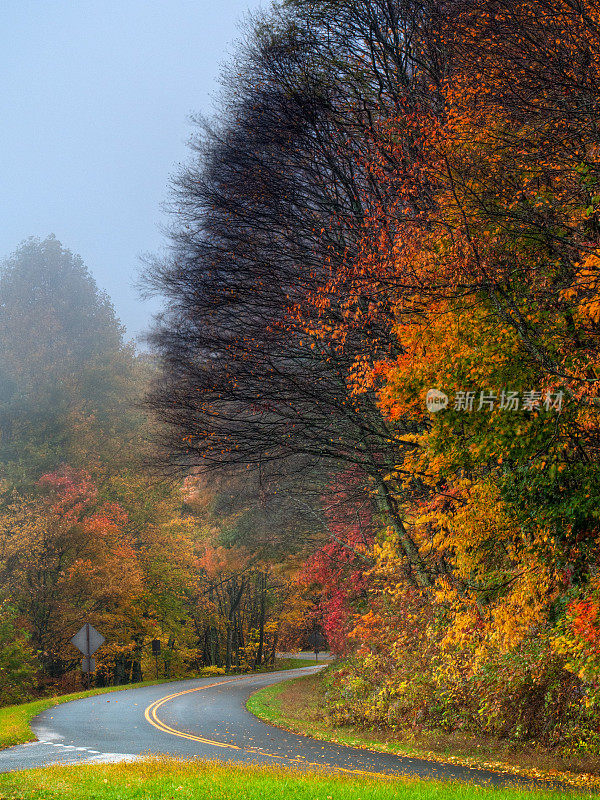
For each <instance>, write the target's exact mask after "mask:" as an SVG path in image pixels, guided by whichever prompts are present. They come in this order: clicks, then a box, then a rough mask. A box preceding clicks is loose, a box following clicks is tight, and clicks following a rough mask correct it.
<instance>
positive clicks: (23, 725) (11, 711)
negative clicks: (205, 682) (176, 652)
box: [0, 658, 310, 750]
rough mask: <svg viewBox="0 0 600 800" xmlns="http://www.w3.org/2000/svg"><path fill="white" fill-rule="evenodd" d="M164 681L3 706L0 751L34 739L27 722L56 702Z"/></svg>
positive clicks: (282, 662) (300, 663)
mask: <svg viewBox="0 0 600 800" xmlns="http://www.w3.org/2000/svg"><path fill="white" fill-rule="evenodd" d="M306 666H310V662H307V661H304V660H303V659H300V658H281V659H277V660H276V662H275V667H274V669H275V670H287V669H297V668H298V667H306ZM195 677H198V676H196V675H190V676H183V677H178V678H173V679H172V680H177V681H179V680H186V679H187V678H195ZM170 682H172V681H169V680H167V679H166V678H162V679H158V680H151V681H143V682H142V683H128V684H124V685H123V686H103V687H102V688H96V689H90V690H88V691H84V692H73V693H72V694H63V695H59V696H56V697H44V698H42V699H41V700H34V701H33V702H31V703H21V704H20V705H16V706H4V707H3V708H0V750H3V749H4V748H6V747H12V746H13V745H15V744H23V743H24V742H31V741H34V740H35V736H34V733H33V731H32V730H31V727H30V725H29V723H30V722H31V720H32V719H33V718H34V717H36V716H37V715H38V714H41V713H42V711H45V710H46V709H47V708H53V707H54V706H57V705H60V703H68V702H69V701H70V700H79V699H81V698H82V697H91V696H92V695H95V694H105V693H106V692H118V691H120V690H122V689H136V688H139V687H140V686H155V685H157V684H160V683H170Z"/></svg>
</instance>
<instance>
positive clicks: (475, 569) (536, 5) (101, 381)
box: [0, 0, 600, 753]
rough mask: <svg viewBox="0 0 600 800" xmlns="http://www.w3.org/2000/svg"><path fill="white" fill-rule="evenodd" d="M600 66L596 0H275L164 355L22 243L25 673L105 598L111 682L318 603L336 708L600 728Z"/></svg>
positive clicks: (4, 578)
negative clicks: (144, 346) (127, 334)
mask: <svg viewBox="0 0 600 800" xmlns="http://www.w3.org/2000/svg"><path fill="white" fill-rule="evenodd" d="M599 89H600V10H599V8H598V7H597V5H596V4H595V3H593V2H591V0H286V2H283V3H281V4H279V5H276V6H275V7H273V8H272V9H271V10H270V11H268V12H265V13H264V14H262V15H261V16H259V17H257V18H255V19H254V21H253V22H252V24H251V25H250V26H249V29H248V31H247V33H246V37H245V40H244V42H243V43H242V44H241V45H240V47H239V51H238V53H237V57H236V59H235V60H234V61H233V62H232V64H231V66H230V68H229V69H228V70H226V72H225V75H224V78H223V86H222V94H221V98H220V106H219V113H218V114H217V115H216V116H215V118H214V119H212V120H206V119H201V118H198V119H197V120H196V128H195V130H196V132H195V135H194V137H193V140H192V142H191V148H190V156H189V160H188V162H187V164H186V165H185V166H183V167H182V168H181V170H180V172H179V174H178V175H177V177H176V178H175V179H174V181H173V185H172V190H171V200H170V207H171V211H172V226H171V229H170V239H169V249H168V251H167V253H166V255H160V256H156V257H155V258H152V259H149V260H147V261H146V263H145V266H144V275H143V280H144V286H145V291H146V292H148V293H155V294H157V295H159V296H160V297H161V298H163V302H164V308H163V311H162V313H161V314H160V315H159V316H158V317H157V318H156V320H155V322H154V325H153V328H152V330H151V331H150V333H149V335H148V350H147V351H144V352H143V353H142V354H140V353H138V352H136V351H135V350H134V348H133V347H131V346H130V345H128V344H126V343H125V340H124V332H123V330H122V328H121V326H120V324H119V322H118V320H117V319H116V318H115V314H114V311H113V309H112V306H111V304H110V301H109V300H108V298H106V297H105V296H104V295H102V293H101V292H99V291H98V289H97V287H96V285H95V284H94V282H93V280H92V278H91V277H90V274H89V272H88V271H87V270H86V268H85V266H84V265H83V264H82V263H81V261H80V260H79V259H78V258H77V257H76V256H74V255H72V254H71V253H70V252H69V251H68V250H66V249H65V248H64V247H63V246H62V245H61V244H60V243H59V242H58V241H57V240H55V239H53V238H49V239H46V240H44V241H40V240H29V241H27V242H25V243H24V244H23V245H21V247H20V248H19V249H18V250H17V251H16V252H15V254H14V255H13V256H12V257H11V258H10V259H9V260H8V261H7V262H6V263H5V265H4V266H3V268H2V271H1V272H0V337H1V339H2V341H1V343H0V373H1V378H0V391H1V395H0V430H1V437H0V461H1V462H2V466H3V469H2V481H1V483H0V488H1V490H2V506H1V509H0V602H1V604H2V605H1V606H0V698H2V700H3V701H4V702H11V701H14V700H16V699H19V698H20V697H25V696H27V695H29V694H31V693H33V692H39V691H42V690H43V688H44V687H52V688H55V687H57V686H59V687H61V688H66V687H67V686H70V685H72V684H73V683H74V682H76V681H78V680H79V672H78V666H79V662H78V655H77V652H76V651H74V650H73V648H72V647H71V645H69V643H68V642H69V639H70V637H71V636H72V635H73V633H74V632H75V630H76V629H77V628H78V627H79V625H80V624H81V623H82V622H83V621H86V620H89V621H91V622H93V624H94V625H96V626H97V627H98V628H99V629H100V630H101V631H102V632H103V634H104V635H105V636H106V638H107V644H106V645H105V646H104V647H103V648H102V649H101V650H100V651H99V653H98V667H97V670H96V672H95V673H94V680H95V681H96V682H97V683H98V684H99V685H102V684H107V683H122V682H126V681H129V680H139V679H140V678H141V677H142V676H144V677H146V676H149V677H154V676H157V677H158V676H166V677H169V676H172V675H179V674H182V675H183V674H190V673H192V672H194V673H202V670H204V671H205V672H204V674H210V672H208V673H207V672H206V670H211V669H212V670H223V671H231V670H245V669H252V668H255V667H260V666H262V665H268V664H270V663H272V662H273V660H274V658H275V653H276V652H277V651H278V650H284V649H294V648H295V647H300V646H302V644H303V643H306V636H307V634H308V633H309V632H310V631H314V630H322V631H323V632H324V634H325V635H326V637H327V641H328V643H329V647H330V649H331V650H332V651H333V652H334V653H335V654H336V655H337V656H338V658H339V660H338V662H337V665H336V666H335V668H334V669H332V670H330V672H329V675H328V677H327V682H328V683H327V685H328V691H327V704H326V709H325V712H326V714H327V715H328V718H329V719H330V720H332V721H333V722H335V723H338V724H344V723H353V724H359V725H365V726H375V727H381V728H388V729H403V728H415V727H419V728H432V729H433V728H435V729H442V730H449V731H453V730H463V729H464V730H466V731H472V732H482V733H486V734H491V735H494V736H498V737H501V738H507V739H513V740H519V741H535V742H539V743H542V744H544V745H546V746H548V747H553V748H564V749H566V750H569V751H573V752H574V751H584V752H593V753H597V752H598V749H599V748H600V739H599V736H598V724H599V722H600V571H599V568H600V546H599V545H600V540H599V537H600V520H599V517H600V509H599V506H598V500H599V494H600V469H599V457H600V451H599V446H600V439H599V429H598V422H599V420H598V411H599V405H598V404H599V402H600V396H599V392H598V381H599V380H600V378H599V375H598V368H599V367H598V365H597V363H596V362H597V361H599V360H600V129H599V128H598V118H599V117H598V114H599V111H600V93H599ZM157 640H158V641H160V645H161V646H160V656H159V657H157V658H156V659H155V658H154V657H153V656H152V649H151V645H152V642H153V641H157ZM155 661H156V663H155Z"/></svg>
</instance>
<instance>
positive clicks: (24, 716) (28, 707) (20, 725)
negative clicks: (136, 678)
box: [0, 678, 181, 750]
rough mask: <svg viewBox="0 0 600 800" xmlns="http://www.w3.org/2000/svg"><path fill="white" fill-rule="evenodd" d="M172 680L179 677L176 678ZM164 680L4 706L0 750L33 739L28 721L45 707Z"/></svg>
mask: <svg viewBox="0 0 600 800" xmlns="http://www.w3.org/2000/svg"><path fill="white" fill-rule="evenodd" d="M174 680H181V679H180V678H176V679H174ZM165 682H166V681H165V680H164V678H163V680H154V681H143V682H142V683H128V684H124V685H123V686H103V687H101V688H96V689H89V690H87V691H84V692H73V693H71V694H62V695H59V696H57V697H44V698H42V699H41V700H33V702H31V703H21V704H20V705H17V706H4V707H3V708H0V750H2V749H4V748H5V747H12V745H14V744H22V743H23V742H31V741H33V740H34V739H35V736H34V734H33V731H32V730H31V728H30V726H29V723H30V722H31V720H32V719H33V718H34V717H37V715H38V714H41V713H42V711H45V710H46V709H47V708H53V707H54V706H58V705H60V704H61V703H68V702H69V701H70V700H80V699H81V698H82V697H91V696H92V695H95V694H106V693H107V692H119V691H121V690H122V689H136V688H138V687H140V686H154V685H156V684H159V683H165Z"/></svg>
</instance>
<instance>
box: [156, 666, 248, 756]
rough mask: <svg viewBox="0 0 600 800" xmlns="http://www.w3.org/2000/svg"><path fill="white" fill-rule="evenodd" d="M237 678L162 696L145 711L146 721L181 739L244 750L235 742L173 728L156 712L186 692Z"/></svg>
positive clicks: (208, 687) (230, 681)
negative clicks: (227, 742) (229, 742)
mask: <svg viewBox="0 0 600 800" xmlns="http://www.w3.org/2000/svg"><path fill="white" fill-rule="evenodd" d="M236 680H240V679H239V678H231V679H230V680H228V681H219V682H218V683H209V684H207V685H206V686H197V687H196V688H195V689H186V690H185V691H184V692H175V693H174V694H169V695H167V696H166V697H161V698H160V699H159V700H155V701H154V703H151V704H150V705H149V706H148V708H147V709H146V710H145V711H144V717H145V718H146V721H147V722H149V723H150V725H153V726H154V727H155V728H158V730H159V731H162V732H163V733H170V734H171V736H179V737H180V738H181V739H190V741H192V742H202V744H212V745H215V746H216V747H228V748H230V749H232V750H242V748H241V747H238V746H237V745H235V744H226V743H225V742H217V741H215V740H214V739H206V738H205V737H204V736H195V735H194V734H193V733H187V732H186V731H180V730H178V729H177V728H172V727H171V726H170V725H167V723H166V722H163V720H162V719H160V718H159V716H158V714H157V713H156V712H157V711H158V709H159V708H161V707H162V706H164V705H165V703H168V702H170V701H171V700H175V698H176V697H182V696H183V695H184V694H191V693H192V692H202V691H204V689H212V688H214V687H215V686H223V684H225V683H233V682H234V681H236Z"/></svg>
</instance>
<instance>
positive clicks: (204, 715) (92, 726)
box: [0, 666, 531, 785]
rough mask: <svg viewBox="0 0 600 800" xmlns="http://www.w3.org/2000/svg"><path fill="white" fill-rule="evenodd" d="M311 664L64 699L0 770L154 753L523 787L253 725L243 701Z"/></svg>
mask: <svg viewBox="0 0 600 800" xmlns="http://www.w3.org/2000/svg"><path fill="white" fill-rule="evenodd" d="M320 668H321V667H320V666H307V667H303V668H301V669H295V670H287V671H285V672H274V673H267V674H262V675H243V676H239V677H229V676H227V677H225V676H223V677H217V678H202V679H197V680H187V681H178V682H174V683H167V684H161V685H156V686H145V687H141V688H137V689H126V690H122V691H119V692H111V693H109V694H102V695H96V696H94V697H88V698H85V699H83V700H74V701H72V702H70V703H65V704H63V705H60V706H56V707H54V708H52V709H49V710H48V711H45V712H43V713H42V714H40V715H39V716H38V717H36V718H35V719H34V721H33V723H32V728H33V730H34V732H35V734H36V736H37V738H38V741H37V742H31V743H29V744H25V745H19V746H17V747H11V748H9V749H7V750H3V751H0V772H8V771H12V770H22V769H31V768H34V767H43V766H49V765H51V764H57V763H64V764H74V763H109V762H115V761H125V760H135V759H137V758H140V757H144V756H148V755H149V754H164V755H170V756H175V757H179V758H199V759H211V760H212V759H218V760H221V761H228V762H235V763H253V764H283V765H286V766H293V767H297V768H301V769H311V768H319V769H325V770H333V771H344V772H350V773H355V774H371V775H372V774H377V775H413V776H420V777H431V778H442V779H458V780H463V781H464V780H466V781H471V782H476V783H489V784H494V785H508V784H511V785H516V784H520V785H531V781H529V780H527V779H525V778H516V777H515V776H512V775H502V774H497V773H493V772H488V771H484V770H478V769H469V768H467V767H461V766H456V765H450V764H438V763H435V762H431V761H424V760H421V759H418V758H409V757H405V756H396V755H392V754H387V753H376V752H371V751H368V750H362V749H358V748H354V747H346V746H344V745H337V744H332V743H329V742H323V741H318V740H315V739H311V738H309V737H307V736H300V735H297V734H294V733H288V732H287V731H284V730H282V729H280V728H277V727H274V726H272V725H268V724H266V723H264V722H261V721H260V720H258V719H257V718H256V717H254V716H253V715H252V714H251V713H250V712H249V711H247V710H246V700H247V699H248V697H249V696H250V694H252V692H254V691H256V690H257V689H260V688H261V687H263V686H267V685H268V684H272V683H276V682H279V681H283V680H288V679H289V678H293V677H297V676H300V675H305V674H310V673H312V672H314V670H316V669H320Z"/></svg>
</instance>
